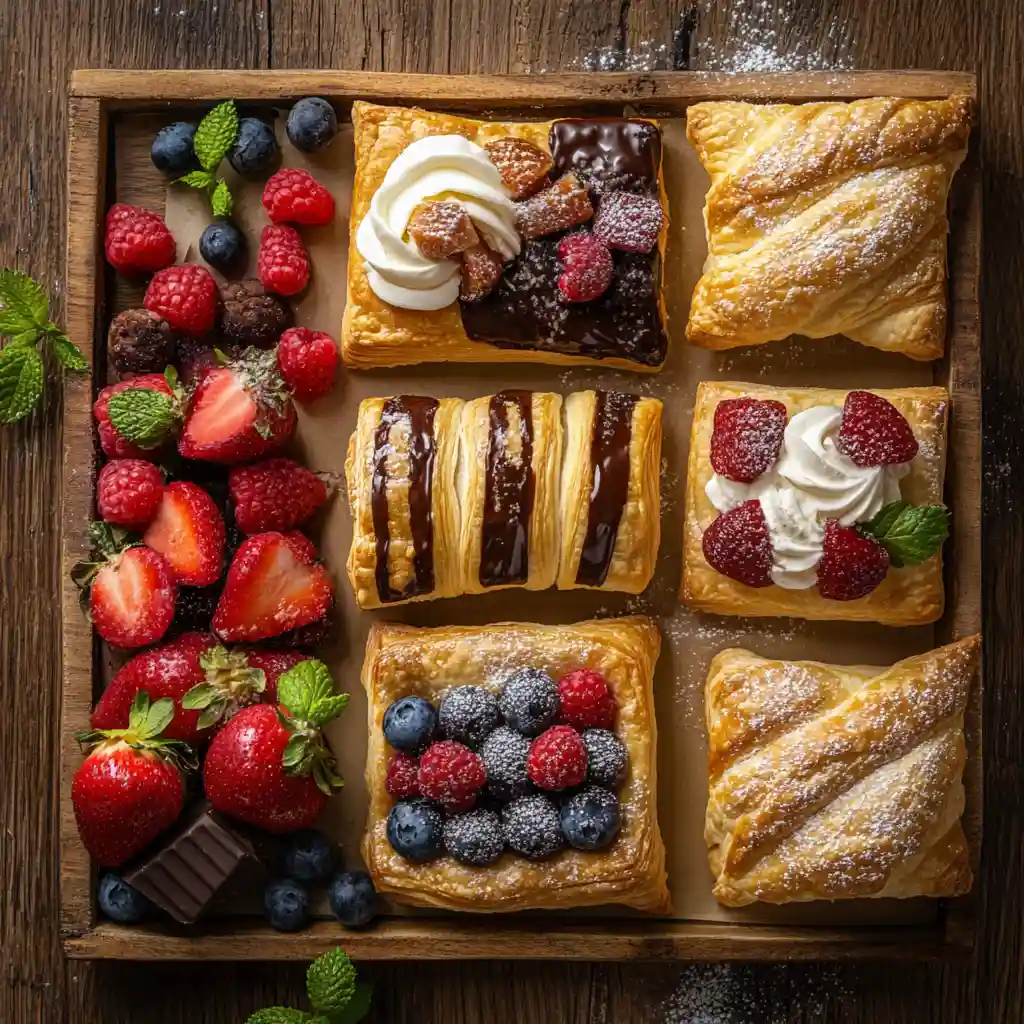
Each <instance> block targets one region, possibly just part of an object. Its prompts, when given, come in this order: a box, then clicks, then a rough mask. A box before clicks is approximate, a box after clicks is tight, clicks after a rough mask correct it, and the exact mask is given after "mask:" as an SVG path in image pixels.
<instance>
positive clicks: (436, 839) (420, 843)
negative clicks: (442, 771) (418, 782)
mask: <svg viewBox="0 0 1024 1024" xmlns="http://www.w3.org/2000/svg"><path fill="white" fill-rule="evenodd" d="M443 822H444V818H443V817H442V815H441V812H440V811H439V810H438V809H437V807H436V806H434V804H432V803H431V802H430V801H429V800H424V799H423V798H422V797H412V798H410V799H409V800H400V801H399V802H398V803H397V804H395V806H394V807H392V808H391V812H390V813H389V814H388V842H389V843H390V844H391V847H392V849H393V850H394V851H395V853H397V854H398V855H399V856H401V857H404V858H405V859H406V860H411V861H416V862H417V863H423V862H424V861H428V860H433V859H434V858H435V857H440V856H441V850H442V841H441V828H442V825H443Z"/></svg>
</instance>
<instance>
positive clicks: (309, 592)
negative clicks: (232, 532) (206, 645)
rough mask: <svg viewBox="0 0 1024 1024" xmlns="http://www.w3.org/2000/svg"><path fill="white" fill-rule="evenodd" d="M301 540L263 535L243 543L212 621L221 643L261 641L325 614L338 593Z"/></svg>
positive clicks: (293, 536) (285, 536)
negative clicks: (335, 592)
mask: <svg viewBox="0 0 1024 1024" xmlns="http://www.w3.org/2000/svg"><path fill="white" fill-rule="evenodd" d="M299 537H301V534H299V535H298V536H295V535H286V534H282V533H258V534H256V535H255V536H254V537H249V538H248V539H247V540H245V541H243V542H242V544H241V545H240V546H239V548H238V551H237V552H236V553H235V557H234V560H233V561H232V563H231V568H230V569H228V576H227V582H226V583H225V585H224V593H223V594H221V598H220V601H219V602H218V604H217V610H216V612H215V613H214V616H213V628H214V631H215V632H216V633H217V634H218V635H219V636H220V637H222V638H223V639H224V640H261V639H264V638H266V637H271V636H277V635H278V634H280V633H285V632H287V631H289V630H292V629H296V628H297V627H299V626H305V625H307V624H308V623H311V622H316V621H317V620H318V619H321V618H322V617H323V616H324V615H325V614H326V612H327V610H328V609H329V608H330V606H331V603H332V602H333V600H334V587H333V585H332V584H331V579H330V577H329V576H328V575H327V570H326V569H325V568H324V566H323V565H322V564H320V563H319V562H315V561H314V560H313V555H314V554H315V552H314V551H313V549H312V545H311V544H310V542H309V541H308V540H306V539H305V538H304V537H303V538H302V541H301V542H300V541H299V539H298V538H299Z"/></svg>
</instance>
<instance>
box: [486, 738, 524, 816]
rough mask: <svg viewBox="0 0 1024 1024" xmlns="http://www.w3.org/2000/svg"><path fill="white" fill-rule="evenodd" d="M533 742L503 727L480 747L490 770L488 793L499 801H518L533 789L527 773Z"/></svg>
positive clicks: (487, 769)
mask: <svg viewBox="0 0 1024 1024" xmlns="http://www.w3.org/2000/svg"><path fill="white" fill-rule="evenodd" d="M529 752H530V741H529V740H528V739H526V737H525V736H520V735H519V733H517V732H515V731H513V730H512V729H509V728H508V727H507V726H504V725H499V726H498V728H497V729H495V730H494V732H492V733H491V735H490V736H488V737H487V739H485V740H484V742H483V745H482V746H481V747H480V760H481V761H483V763H484V769H485V770H486V771H487V792H488V793H490V795H491V796H493V797H495V798H496V799H498V800H515V798H516V797H520V796H526V794H527V793H529V792H530V789H531V788H532V787H531V786H530V779H529V777H528V776H527V774H526V755H527V754H529Z"/></svg>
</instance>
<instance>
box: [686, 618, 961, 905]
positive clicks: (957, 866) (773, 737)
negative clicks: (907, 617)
mask: <svg viewBox="0 0 1024 1024" xmlns="http://www.w3.org/2000/svg"><path fill="white" fill-rule="evenodd" d="M979 646H980V640H979V638H978V637H976V636H975V637H970V638H969V639H966V640H960V641H958V642H957V643H953V644H950V645H948V646H946V647H940V648H939V649H938V650H934V651H930V652H929V653H927V654H922V655H918V656H916V657H913V658H907V659H905V660H904V661H900V662H898V663H897V664H895V665H893V666H892V667H891V668H865V667H860V666H858V667H846V666H841V665H823V664H820V663H818V662H812V661H775V660H771V659H768V658H761V657H759V656H758V655H756V654H753V653H751V652H750V651H744V650H738V649H734V650H726V651H722V652H721V653H720V654H718V655H716V657H715V658H714V660H713V661H712V662H711V668H710V671H709V673H708V678H707V684H706V693H705V695H706V711H707V728H708V764H709V793H708V808H707V818H706V820H705V838H706V839H707V843H708V850H709V863H710V866H711V873H712V875H713V876H714V878H715V888H714V893H715V896H716V897H717V899H718V900H719V901H720V902H722V903H724V904H726V905H727V906H731V907H740V906H744V905H746V904H749V903H754V902H756V901H761V902H764V903H788V902H791V901H803V900H815V899H829V900H834V899H848V898H851V897H901V898H902V897H909V896H957V895H960V894H962V893H965V892H967V890H968V889H970V887H971V869H970V855H969V850H968V845H967V840H966V838H965V836H964V831H963V828H962V826H961V824H960V816H961V814H962V813H963V809H964V787H963V782H962V778H961V777H962V772H963V766H964V760H965V757H966V752H965V745H964V733H963V726H964V707H965V705H966V702H967V694H968V690H969V688H970V685H971V680H972V679H973V677H974V674H975V671H976V669H977V663H978V652H979Z"/></svg>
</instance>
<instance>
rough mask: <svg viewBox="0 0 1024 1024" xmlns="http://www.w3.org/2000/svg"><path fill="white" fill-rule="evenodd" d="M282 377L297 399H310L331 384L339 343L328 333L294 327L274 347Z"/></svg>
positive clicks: (328, 387)
mask: <svg viewBox="0 0 1024 1024" xmlns="http://www.w3.org/2000/svg"><path fill="white" fill-rule="evenodd" d="M277 363H278V366H280V368H281V376H282V377H284V382H285V384H287V385H288V387H289V388H291V390H292V394H293V395H294V396H295V397H296V398H297V399H298V400H299V401H300V402H312V401H313V400H314V399H317V398H319V397H320V396H321V395H326V394H327V392H328V391H330V390H331V388H333V387H334V375H335V373H336V371H337V369H338V346H337V345H336V344H335V342H334V339H333V338H332V337H331V336H330V335H329V334H324V332H323V331H311V330H309V329H308V328H307V327H293V328H292V329H291V330H288V331H285V332H284V334H282V335H281V341H280V343H279V344H278V347H277Z"/></svg>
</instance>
